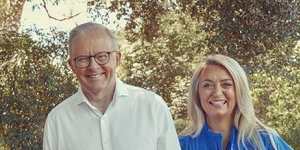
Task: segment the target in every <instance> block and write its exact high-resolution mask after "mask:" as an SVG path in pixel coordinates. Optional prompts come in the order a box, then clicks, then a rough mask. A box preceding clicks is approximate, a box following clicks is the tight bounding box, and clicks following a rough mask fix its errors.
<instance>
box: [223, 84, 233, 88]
mask: <svg viewBox="0 0 300 150" xmlns="http://www.w3.org/2000/svg"><path fill="white" fill-rule="evenodd" d="M223 86H224V87H231V86H233V84H232V83H223Z"/></svg>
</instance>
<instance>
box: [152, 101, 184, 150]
mask: <svg viewBox="0 0 300 150" xmlns="http://www.w3.org/2000/svg"><path fill="white" fill-rule="evenodd" d="M159 98H160V97H159ZM160 100H161V102H162V105H161V106H160V107H158V108H159V109H158V114H157V115H156V116H157V117H158V120H157V121H158V122H157V125H158V143H157V150H180V146H179V141H178V137H177V133H176V129H175V126H174V122H173V119H172V115H171V113H170V111H169V109H168V107H167V105H166V103H164V102H163V99H162V98H160Z"/></svg>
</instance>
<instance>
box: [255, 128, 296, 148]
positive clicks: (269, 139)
mask: <svg viewBox="0 0 300 150" xmlns="http://www.w3.org/2000/svg"><path fill="white" fill-rule="evenodd" d="M259 135H260V137H261V140H262V141H263V143H264V145H265V146H266V147H268V149H269V148H272V145H274V146H276V148H277V149H278V150H293V148H292V147H291V146H289V145H288V144H287V142H286V141H285V140H284V139H283V138H282V137H281V136H280V135H279V134H278V133H277V132H276V131H266V130H260V131H259Z"/></svg>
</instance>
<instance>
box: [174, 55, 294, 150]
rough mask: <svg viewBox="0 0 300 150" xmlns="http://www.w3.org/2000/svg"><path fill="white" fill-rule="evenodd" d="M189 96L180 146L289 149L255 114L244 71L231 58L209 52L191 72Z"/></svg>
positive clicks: (225, 149)
mask: <svg viewBox="0 0 300 150" xmlns="http://www.w3.org/2000/svg"><path fill="white" fill-rule="evenodd" d="M190 97H191V98H190V101H189V104H188V115H189V119H190V124H189V126H188V128H187V129H186V130H184V132H183V134H184V136H181V137H179V140H180V145H181V148H182V150H200V149H201V150H237V149H239V150H254V149H255V150H256V149H258V150H265V149H267V150H273V149H275V150H290V149H292V148H291V147H290V146H289V145H288V144H287V143H286V142H285V141H284V140H283V139H282V138H281V137H280V136H279V135H278V134H277V133H276V132H275V131H274V130H272V129H270V128H268V127H267V126H266V125H264V124H263V123H262V122H260V121H259V120H258V119H257V118H256V116H255V112H254V108H253V104H252V100H251V96H250V90H249V86H248V80H247V77H246V74H245V72H244V70H243V69H242V67H241V66H240V65H239V64H238V63H237V62H236V61H235V60H234V59H232V58H230V57H227V56H224V55H211V56H208V57H207V59H206V60H205V62H204V63H203V64H201V65H200V66H199V67H198V69H197V70H196V71H195V73H194V75H193V78H192V85H191V88H190Z"/></svg>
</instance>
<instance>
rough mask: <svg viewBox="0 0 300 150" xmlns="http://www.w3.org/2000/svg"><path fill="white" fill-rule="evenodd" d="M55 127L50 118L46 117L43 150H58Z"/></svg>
mask: <svg viewBox="0 0 300 150" xmlns="http://www.w3.org/2000/svg"><path fill="white" fill-rule="evenodd" d="M54 129H55V126H54V123H53V121H52V120H51V119H50V117H49V116H48V117H47V120H46V123H45V127H44V137H43V150H58V147H57V136H56V131H55V130H54Z"/></svg>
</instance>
